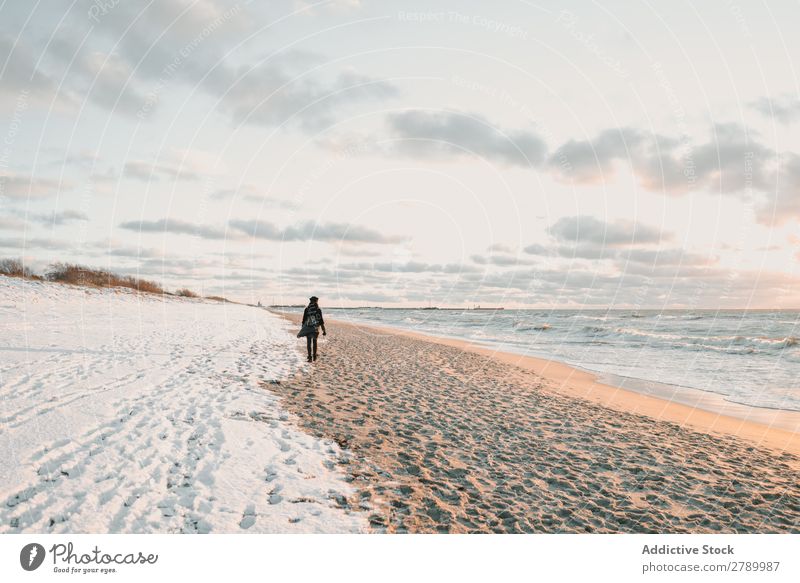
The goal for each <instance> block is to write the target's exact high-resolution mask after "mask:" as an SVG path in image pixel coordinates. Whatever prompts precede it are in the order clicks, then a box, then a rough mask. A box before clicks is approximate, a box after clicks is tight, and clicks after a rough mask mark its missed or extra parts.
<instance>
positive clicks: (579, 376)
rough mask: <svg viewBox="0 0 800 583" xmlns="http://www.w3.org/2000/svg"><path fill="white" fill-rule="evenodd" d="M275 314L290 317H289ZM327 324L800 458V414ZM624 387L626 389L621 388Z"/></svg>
mask: <svg viewBox="0 0 800 583" xmlns="http://www.w3.org/2000/svg"><path fill="white" fill-rule="evenodd" d="M275 313H278V314H280V315H283V316H286V315H291V313H287V312H277V311H276V312H275ZM329 321H330V322H331V323H335V324H337V325H347V326H352V327H355V328H360V327H364V328H369V329H372V330H376V331H380V332H382V333H385V334H396V335H400V336H406V337H410V338H415V339H417V340H424V341H428V342H434V343H437V344H442V345H445V346H451V347H454V348H459V349H461V350H466V351H469V352H473V353H477V354H481V355H483V356H488V357H490V358H493V359H496V360H498V361H500V362H503V363H505V364H510V365H512V366H517V367H520V368H522V369H525V370H529V371H531V372H534V373H536V374H537V375H539V376H540V377H542V380H543V381H545V383H546V384H545V387H546V388H548V389H551V390H554V391H556V392H558V393H560V394H562V395H566V396H570V397H578V398H584V399H588V400H590V401H592V402H594V403H597V404H599V405H602V406H604V407H609V408H611V409H615V410H617V411H622V412H626V413H635V414H643V415H646V416H648V417H650V418H653V419H655V420H657V421H668V422H672V423H677V424H679V425H684V424H686V425H689V426H691V427H692V428H694V429H695V430H699V431H703V432H712V433H722V434H726V435H733V436H736V437H741V438H744V439H746V440H748V441H750V442H752V443H754V444H755V445H757V446H760V447H767V448H770V449H774V450H777V451H780V452H787V453H791V454H794V455H800V412H796V411H786V410H782V409H767V408H760V407H750V406H748V405H741V404H739V403H732V402H729V401H725V400H724V399H723V397H722V395H719V394H718V393H711V392H708V391H701V390H699V389H692V388H688V387H678V386H674V385H666V384H664V383H658V382H655V381H646V380H642V379H635V378H629V377H622V376H618V375H611V374H603V373H595V372H592V371H589V370H586V369H581V368H577V367H575V366H572V365H569V364H567V363H564V362H561V361H557V360H548V359H544V358H540V357H536V356H528V355H522V354H517V353H514V352H505V351H502V350H498V349H493V348H488V347H486V346H481V345H479V344H476V343H473V342H470V341H468V340H462V339H456V338H447V337H441V336H433V335H430V334H425V333H422V332H414V331H411V330H404V329H402V328H392V327H388V326H379V325H374V324H364V323H362V322H346V321H343V320H336V319H330V318H329ZM626 383H627V384H628V387H630V388H627V387H626V386H619V385H625V384H626ZM644 391H651V392H650V393H645V392H644ZM692 394H693V395H692ZM673 399H674V400H673ZM793 428H794V430H792V429H793Z"/></svg>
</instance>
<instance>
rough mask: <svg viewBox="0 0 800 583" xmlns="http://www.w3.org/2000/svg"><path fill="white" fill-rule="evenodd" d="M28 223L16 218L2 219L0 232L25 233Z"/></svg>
mask: <svg viewBox="0 0 800 583" xmlns="http://www.w3.org/2000/svg"><path fill="white" fill-rule="evenodd" d="M25 226H26V223H25V221H21V220H19V219H18V218H16V217H0V231H24V230H25Z"/></svg>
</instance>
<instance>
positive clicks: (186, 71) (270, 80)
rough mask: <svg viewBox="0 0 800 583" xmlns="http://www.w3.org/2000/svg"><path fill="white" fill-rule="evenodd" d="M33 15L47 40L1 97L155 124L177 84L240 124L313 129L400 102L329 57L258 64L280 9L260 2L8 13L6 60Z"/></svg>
mask: <svg viewBox="0 0 800 583" xmlns="http://www.w3.org/2000/svg"><path fill="white" fill-rule="evenodd" d="M34 11H35V15H34V14H32V12H34ZM8 12H11V16H13V18H9V17H8V16H7V13H8ZM30 17H35V18H34V19H35V21H36V22H37V31H38V32H39V34H38V35H30V34H29V35H28V36H29V37H30V38H31V39H33V40H32V42H31V46H30V47H18V48H16V49H15V55H14V58H13V59H12V60H11V61H12V62H13V63H14V65H15V66H14V68H13V70H11V71H6V72H8V73H10V74H9V75H6V72H4V75H3V79H2V84H0V94H2V93H3V90H4V89H5V90H7V91H6V92H13V93H15V94H16V93H18V92H19V90H20V88H22V87H27V88H28V89H29V90H30V91H33V89H34V88H36V89H37V90H39V91H41V92H42V93H43V94H44V95H46V96H48V97H50V96H52V95H55V94H56V92H58V95H61V96H63V97H64V98H65V99H68V100H69V101H70V102H71V103H72V104H73V105H78V104H80V103H82V102H84V101H87V100H88V101H91V102H92V103H94V104H96V105H98V106H100V107H102V108H104V109H106V110H109V111H113V112H115V113H118V114H122V115H125V116H136V117H138V118H139V119H141V120H145V119H149V118H150V117H152V116H151V114H152V113H154V112H156V111H157V110H158V108H159V107H160V102H161V100H162V99H163V98H164V97H165V96H166V95H169V93H170V91H171V87H172V86H175V85H183V86H186V87H189V88H191V89H193V90H194V89H197V90H199V91H201V92H202V93H204V94H205V95H207V96H210V97H211V98H213V100H214V102H215V103H217V104H218V107H219V108H220V110H221V111H223V112H224V113H226V114H228V115H229V116H230V117H231V118H232V119H233V120H234V121H236V122H237V123H242V122H245V121H246V122H248V123H252V124H260V125H273V126H274V125H280V124H283V123H284V122H285V121H286V120H287V119H289V118H293V119H294V120H295V123H293V124H292V125H294V126H296V127H300V128H303V129H318V128H319V127H321V126H323V125H326V124H329V123H331V122H332V120H333V119H334V117H335V116H336V115H338V112H339V111H340V110H342V109H343V108H345V107H347V106H348V105H351V104H354V103H358V102H361V101H364V100H368V99H384V98H386V97H391V96H392V95H395V94H397V88H396V87H395V86H394V85H393V84H391V83H389V82H386V81H382V80H377V79H373V78H369V77H366V76H363V75H359V74H358V73H356V72H355V71H352V70H349V69H346V70H338V71H335V72H332V71H331V70H330V68H326V67H325V62H324V59H323V57H322V56H316V55H315V56H314V57H313V59H309V58H308V54H309V53H306V52H303V51H299V50H283V51H279V52H276V53H274V54H272V55H269V56H268V57H266V58H265V57H264V56H260V55H259V56H258V57H257V58H254V57H253V56H252V52H251V51H249V48H248V47H247V46H244V45H243V44H242V39H244V38H246V37H247V36H248V35H249V34H250V33H252V32H253V31H257V30H259V29H262V28H263V27H265V26H266V27H267V28H269V26H268V25H269V23H271V22H273V20H274V13H273V12H272V11H271V10H265V9H264V8H262V7H261V6H260V5H257V4H256V3H250V2H240V1H235V0H230V1H229V0H193V1H191V2H188V1H186V0H160V1H159V2H150V1H148V0H127V1H126V2H113V3H108V2H107V3H102V2H98V1H97V0H76V2H74V3H72V4H71V5H69V6H67V5H63V6H61V5H58V6H56V5H48V6H46V7H44V8H42V7H38V6H34V5H25V4H24V3H23V4H21V5H19V6H15V7H14V8H7V9H6V8H4V10H3V21H4V22H0V28H2V29H4V30H6V32H7V34H6V35H5V36H4V38H7V39H8V40H4V41H3V44H2V45H0V54H3V53H5V52H6V51H9V50H10V49H8V48H6V46H5V45H9V46H10V45H11V41H10V39H11V35H12V34H13V35H14V36H16V34H17V30H19V29H20V28H18V27H22V26H23V25H25V24H26V21H27V20H28V19H29V18H30ZM110 47H113V50H110ZM34 55H36V57H35V58H34ZM310 61H313V67H314V70H313V71H311V70H310V68H311V66H312V65H309V62H310ZM37 63H38V64H39V66H38V68H37ZM320 63H321V64H322V65H323V66H322V67H320V68H319V69H318V70H317V69H316V67H317V65H319V64H320ZM67 67H68V74H67V75H64V74H63V71H64V69H65V68H67ZM306 73H308V74H306ZM54 79H59V82H58V83H56V82H55V81H54Z"/></svg>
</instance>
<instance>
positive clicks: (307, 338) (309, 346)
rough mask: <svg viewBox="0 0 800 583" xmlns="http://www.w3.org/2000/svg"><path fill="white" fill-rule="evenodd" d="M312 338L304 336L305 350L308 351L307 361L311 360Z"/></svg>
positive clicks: (310, 335)
mask: <svg viewBox="0 0 800 583" xmlns="http://www.w3.org/2000/svg"><path fill="white" fill-rule="evenodd" d="M312 336H314V335H313V334H309V335H308V336H306V348H307V349H308V360H309V361H310V360H311V338H312Z"/></svg>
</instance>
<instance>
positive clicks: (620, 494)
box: [268, 316, 800, 533]
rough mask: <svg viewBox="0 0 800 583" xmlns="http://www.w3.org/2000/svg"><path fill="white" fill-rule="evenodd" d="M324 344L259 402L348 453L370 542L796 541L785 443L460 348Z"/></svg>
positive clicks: (446, 344)
mask: <svg viewBox="0 0 800 583" xmlns="http://www.w3.org/2000/svg"><path fill="white" fill-rule="evenodd" d="M287 317H289V318H290V319H292V320H293V321H295V322H296V321H297V317H296V316H287ZM328 330H329V335H328V336H327V338H326V339H325V341H324V342H322V343H321V345H320V360H319V361H318V362H316V363H315V364H314V365H313V366H312V367H311V368H310V371H309V372H307V373H306V374H302V375H298V376H295V377H294V378H292V379H290V380H287V381H283V382H282V383H281V384H279V385H270V386H269V387H268V388H269V390H271V391H273V392H277V393H278V394H279V395H280V396H281V397H282V399H283V401H282V403H283V405H284V406H285V407H286V408H287V409H288V410H289V411H291V412H292V413H294V414H296V415H297V417H298V419H299V421H300V423H301V425H302V426H303V427H304V428H305V429H306V430H308V431H310V432H311V433H312V434H313V435H315V436H318V437H321V438H327V439H332V440H335V441H336V442H337V443H338V444H339V445H340V446H341V447H342V448H343V450H344V451H345V455H343V456H341V458H340V459H339V461H340V463H341V464H342V467H343V468H344V469H345V470H346V471H347V473H348V474H349V475H350V479H352V484H353V486H354V487H355V488H356V489H357V494H356V495H354V496H352V497H350V498H349V499H348V500H347V504H348V505H349V506H350V507H352V508H354V509H356V508H361V509H364V510H367V511H368V512H369V520H370V525H371V528H372V529H373V530H374V531H377V532H455V533H458V532H507V533H518V532H548V533H552V532H597V533H610V532H671V533H687V532H691V533H720V532H724V533H732V532H748V533H766V532H769V533H780V532H795V533H796V532H800V486H798V484H800V458H799V457H798V456H797V453H798V450H797V443H798V441H797V435H796V434H794V433H791V432H788V431H785V430H782V429H776V428H774V427H773V428H770V427H768V426H766V425H761V424H758V423H754V422H752V421H744V420H741V419H736V418H733V417H727V416H724V415H719V414H715V413H710V412H707V411H702V410H698V409H694V408H692V407H688V406H686V405H680V404H674V403H669V402H667V401H664V400H662V399H657V398H654V397H649V396H644V395H637V394H635V393H631V392H629V391H624V390H621V389H615V388H613V387H606V386H604V385H602V384H600V383H598V382H597V381H596V379H594V377H592V376H591V375H589V374H587V373H583V372H580V371H576V370H575V369H572V368H570V367H567V366H565V365H559V364H556V363H547V362H546V361H538V360H537V359H529V358H526V357H521V356H517V355H508V354H503V353H492V352H490V351H487V350H485V349H480V348H475V347H472V346H468V345H466V344H465V343H459V342H457V341H450V340H436V341H433V340H432V339H430V338H424V337H420V336H415V335H413V334H408V333H397V332H394V331H388V330H385V329H380V328H375V327H370V326H362V325H358V326H356V325H351V324H345V323H341V322H334V321H332V320H331V321H330V322H329V323H328ZM320 339H321V340H322V337H321V338H320ZM298 347H300V345H299V344H298ZM303 348H304V346H303Z"/></svg>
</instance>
